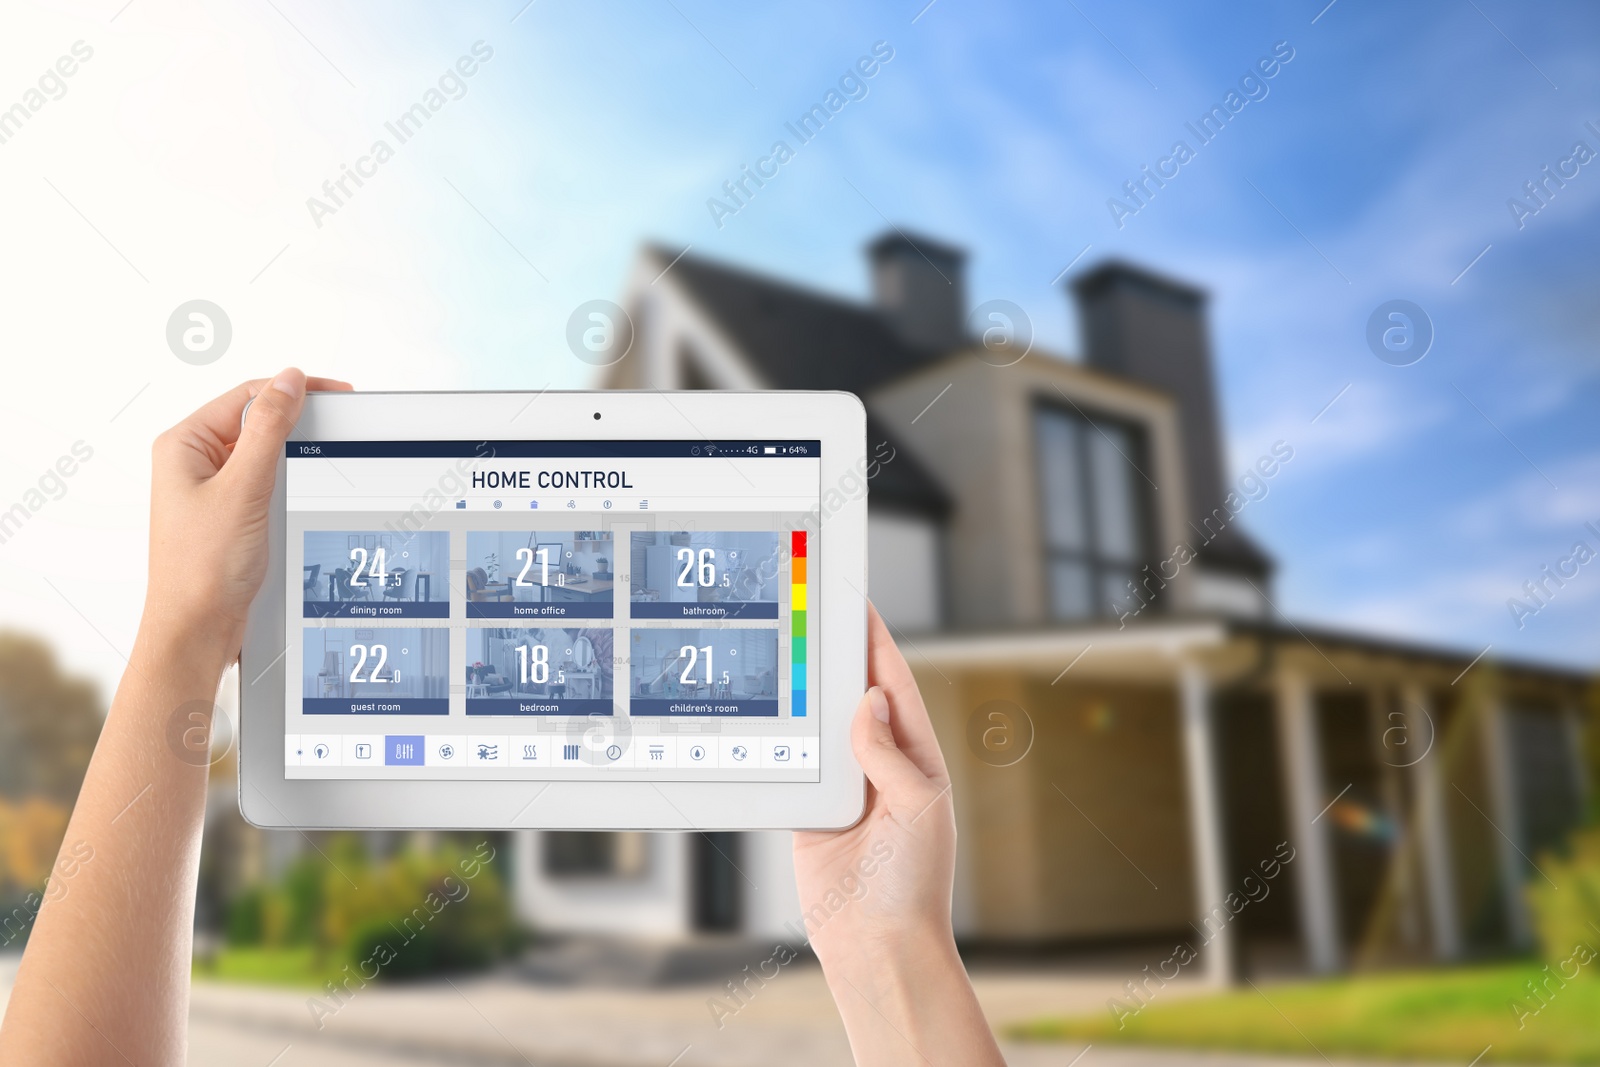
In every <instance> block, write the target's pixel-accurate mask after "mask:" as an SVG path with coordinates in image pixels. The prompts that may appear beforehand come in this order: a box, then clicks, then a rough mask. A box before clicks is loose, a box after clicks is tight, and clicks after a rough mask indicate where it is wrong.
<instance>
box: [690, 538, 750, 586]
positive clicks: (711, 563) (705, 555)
mask: <svg viewBox="0 0 1600 1067" xmlns="http://www.w3.org/2000/svg"><path fill="white" fill-rule="evenodd" d="M738 557H739V552H738V550H737V549H729V550H728V564H729V566H732V565H733V564H735V563H737V562H738ZM678 563H679V566H680V567H681V569H680V570H679V571H678V585H679V586H680V587H681V588H684V589H692V588H694V587H695V586H697V585H698V586H705V587H707V588H709V587H711V586H714V585H720V586H722V587H723V588H727V586H728V584H729V583H728V575H727V573H726V572H724V573H723V574H722V575H721V578H720V579H719V578H718V575H717V550H716V549H714V548H702V549H701V550H700V551H699V552H698V553H697V552H696V551H695V550H694V549H692V548H680V549H678Z"/></svg>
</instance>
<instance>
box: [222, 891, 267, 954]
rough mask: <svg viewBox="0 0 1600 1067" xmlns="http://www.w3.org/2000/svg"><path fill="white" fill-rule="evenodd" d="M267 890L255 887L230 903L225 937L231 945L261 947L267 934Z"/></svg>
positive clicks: (224, 932) (224, 931)
mask: <svg viewBox="0 0 1600 1067" xmlns="http://www.w3.org/2000/svg"><path fill="white" fill-rule="evenodd" d="M266 909H267V890H266V887H265V886H259V885H253V886H250V887H249V888H247V889H245V890H244V891H243V892H241V893H240V894H239V895H238V896H236V897H234V898H233V899H232V900H231V901H229V902H228V918H227V926H226V928H225V929H224V930H223V937H224V938H225V939H226V940H227V942H228V944H230V945H259V944H261V941H262V938H263V937H264V936H265V932H266Z"/></svg>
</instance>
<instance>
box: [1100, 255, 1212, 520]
mask: <svg viewBox="0 0 1600 1067" xmlns="http://www.w3.org/2000/svg"><path fill="white" fill-rule="evenodd" d="M1072 295H1073V296H1074V297H1075V298H1076V302H1077V306H1078V320H1079V325H1080V327H1081V329H1082V333H1083V349H1084V358H1085V360H1086V361H1087V362H1088V364H1089V365H1090V366H1092V367H1094V368H1096V369H1097V370H1102V371H1105V372H1106V373H1108V374H1115V375H1117V376H1118V377H1122V378H1129V379H1132V380H1133V381H1136V382H1141V383H1143V384H1145V385H1149V386H1154V387H1155V388H1156V389H1159V390H1161V391H1162V392H1164V393H1167V394H1168V395H1170V396H1171V397H1172V398H1173V399H1174V400H1176V401H1177V404H1178V420H1179V424H1180V425H1179V435H1180V436H1179V441H1180V444H1181V445H1182V447H1183V463H1184V476H1185V479H1186V481H1187V488H1186V494H1185V495H1186V496H1187V498H1188V501H1189V511H1190V517H1191V518H1197V517H1199V516H1202V515H1207V514H1209V513H1210V512H1211V509H1213V508H1216V507H1220V506H1221V505H1222V501H1223V496H1224V490H1223V477H1222V471H1223V464H1224V462H1225V460H1224V457H1223V448H1222V429H1221V418H1220V416H1219V414H1218V411H1217V393H1216V384H1215V382H1214V381H1213V379H1212V370H1211V345H1210V342H1209V340H1208V339H1207V336H1206V333H1207V330H1206V294H1205V291H1204V290H1202V289H1198V288H1196V287H1194V286H1192V285H1187V284H1185V283H1183V282H1178V281H1173V280H1172V279H1169V278H1163V277H1161V276H1160V275H1157V274H1153V273H1151V272H1150V271H1147V270H1144V269H1142V268H1139V267H1135V266H1132V265H1130V264H1126V263H1118V262H1110V263H1105V264H1102V265H1101V266H1099V267H1096V268H1095V269H1094V270H1092V271H1090V272H1088V273H1087V274H1084V275H1083V276H1081V277H1080V278H1078V279H1077V280H1076V281H1075V282H1073V283H1072ZM1227 540H1228V541H1229V542H1232V541H1233V540H1234V538H1232V537H1229V538H1227ZM1219 547H1221V546H1219Z"/></svg>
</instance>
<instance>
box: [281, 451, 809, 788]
mask: <svg viewBox="0 0 1600 1067" xmlns="http://www.w3.org/2000/svg"><path fill="white" fill-rule="evenodd" d="M820 449H821V446H820V443H819V442H817V441H792V440H783V441H727V442H706V441H548V442H531V441H510V442H507V441H455V442H450V441H422V442H410V443H407V442H394V441H383V442H352V441H330V442H312V441H305V440H294V441H291V442H290V443H289V445H288V446H287V455H288V462H287V471H288V473H287V481H286V486H285V488H286V498H287V507H288V521H287V525H286V552H287V571H286V573H287V579H288V586H289V588H288V596H289V600H288V603H289V605H290V610H289V611H288V613H287V631H288V632H287V633H286V635H285V637H286V647H285V650H284V653H283V655H284V658H285V662H286V666H287V676H288V677H289V678H290V679H291V683H290V686H289V691H288V694H287V707H286V708H285V717H284V723H285V733H286V737H285V748H284V752H285V773H286V775H287V776H288V777H290V778H386V779H393V778H402V779H403V778H408V777H409V778H445V779H449V778H460V779H473V778H502V779H506V778H509V779H552V780H559V779H563V778H571V779H576V780H584V779H588V780H594V779H602V780H603V779H608V778H623V779H633V780H655V781H672V780H678V781H801V782H816V781H819V780H820V768H819V764H818V751H817V748H818V746H817V740H818V734H819V731H818V727H817V712H818V709H817V708H816V706H815V705H814V704H813V703H812V702H811V701H810V700H808V694H811V693H814V692H816V690H817V684H818V673H819V671H818V665H817V664H815V663H813V662H810V660H809V659H808V657H807V654H806V648H807V642H808V640H810V639H812V638H814V637H815V636H816V633H817V630H816V618H817V611H816V608H817V605H815V604H814V603H812V602H811V598H810V596H809V595H808V592H809V590H811V589H815V588H816V577H817V575H816V567H815V561H816V558H817V530H818V527H819V525H820V515H821V508H822V507H824V506H825V501H824V499H823V495H822V493H821V486H820V463H819V460H818V456H819V454H820ZM296 606H298V608H297V607H296Z"/></svg>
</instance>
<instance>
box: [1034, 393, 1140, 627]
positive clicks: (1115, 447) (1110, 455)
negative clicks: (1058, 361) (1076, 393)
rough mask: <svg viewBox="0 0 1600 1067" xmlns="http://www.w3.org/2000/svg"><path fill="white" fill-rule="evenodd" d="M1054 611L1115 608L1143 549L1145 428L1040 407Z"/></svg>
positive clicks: (1038, 441) (1083, 613)
mask: <svg viewBox="0 0 1600 1067" xmlns="http://www.w3.org/2000/svg"><path fill="white" fill-rule="evenodd" d="M1034 438H1035V447H1036V449H1037V453H1038V463H1039V482H1040V485H1039V490H1040V510H1041V512H1042V515H1043V522H1044V546H1045V572H1046V580H1047V582H1048V586H1049V590H1048V591H1049V611H1050V615H1051V616H1052V617H1054V618H1057V619H1083V618H1092V617H1094V616H1098V615H1114V614H1116V613H1117V605H1124V606H1125V605H1126V604H1127V602H1128V600H1129V597H1130V593H1129V589H1128V583H1129V582H1131V581H1132V580H1133V578H1134V575H1135V573H1136V572H1137V570H1138V568H1139V559H1140V557H1141V556H1142V555H1143V554H1144V549H1145V535H1144V521H1143V516H1144V508H1143V499H1142V498H1143V494H1142V491H1141V489H1140V479H1141V475H1140V474H1139V469H1138V467H1137V463H1138V459H1137V455H1138V453H1139V451H1140V448H1139V446H1140V441H1139V437H1138V434H1137V433H1136V432H1135V431H1133V430H1132V429H1131V428H1129V427H1128V426H1125V425H1123V424H1121V423H1118V422H1114V421H1111V420H1104V419H1092V418H1089V417H1087V416H1085V415H1083V414H1081V413H1079V412H1077V411H1073V410H1069V409H1064V408H1056V407H1040V408H1039V409H1038V411H1037V412H1036V414H1035V416H1034Z"/></svg>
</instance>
